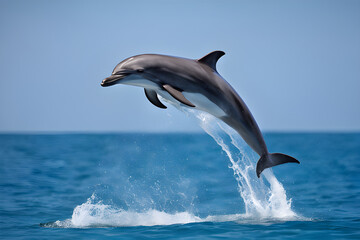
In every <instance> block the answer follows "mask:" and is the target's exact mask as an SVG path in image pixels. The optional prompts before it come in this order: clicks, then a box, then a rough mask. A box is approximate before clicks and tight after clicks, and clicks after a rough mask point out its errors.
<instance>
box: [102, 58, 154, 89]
mask: <svg viewBox="0 0 360 240" xmlns="http://www.w3.org/2000/svg"><path fill="white" fill-rule="evenodd" d="M146 60H147V59H146V56H145V57H144V55H139V56H134V57H130V58H127V59H125V60H124V61H122V62H120V63H119V64H118V65H116V67H115V68H114V70H113V72H112V74H111V76H110V77H107V78H105V79H104V80H103V81H102V83H101V86H103V87H108V86H112V85H115V84H131V81H133V80H135V79H143V78H144V76H143V75H144V72H145V71H146V69H147V68H148V67H149V66H148V61H146Z"/></svg>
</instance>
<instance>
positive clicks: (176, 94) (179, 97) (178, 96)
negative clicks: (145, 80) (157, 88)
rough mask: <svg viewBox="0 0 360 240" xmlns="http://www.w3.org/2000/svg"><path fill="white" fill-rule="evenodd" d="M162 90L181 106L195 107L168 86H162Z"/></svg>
mask: <svg viewBox="0 0 360 240" xmlns="http://www.w3.org/2000/svg"><path fill="white" fill-rule="evenodd" d="M163 88H164V89H165V90H166V91H167V92H168V93H169V94H170V95H171V96H172V97H173V98H175V99H176V100H178V101H179V102H181V103H182V104H185V105H187V106H189V107H195V105H194V104H192V102H190V101H189V100H187V99H186V98H185V97H184V95H183V94H182V93H181V92H180V91H179V90H176V89H175V88H173V87H172V86H170V85H167V84H165V85H163Z"/></svg>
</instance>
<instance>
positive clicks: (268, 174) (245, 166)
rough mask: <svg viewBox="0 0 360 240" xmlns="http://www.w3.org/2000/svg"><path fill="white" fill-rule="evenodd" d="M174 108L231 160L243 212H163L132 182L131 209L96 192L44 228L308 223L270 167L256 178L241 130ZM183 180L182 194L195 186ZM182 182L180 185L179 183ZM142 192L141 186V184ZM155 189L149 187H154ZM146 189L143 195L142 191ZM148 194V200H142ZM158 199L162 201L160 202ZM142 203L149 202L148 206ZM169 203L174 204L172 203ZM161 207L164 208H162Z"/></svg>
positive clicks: (248, 149) (253, 165) (254, 155)
mask: <svg viewBox="0 0 360 240" xmlns="http://www.w3.org/2000/svg"><path fill="white" fill-rule="evenodd" d="M176 107H177V108H178V109H180V110H181V111H183V112H185V113H186V114H187V116H189V117H192V118H195V119H196V120H197V121H198V122H199V124H200V126H201V127H202V128H203V129H204V131H205V132H206V133H208V134H209V135H210V136H211V137H212V138H213V139H214V140H215V141H216V142H217V144H218V145H219V146H220V147H221V149H222V150H223V151H224V152H225V154H226V156H227V157H228V159H229V161H230V164H229V168H231V169H232V170H233V173H234V176H235V179H236V182H237V186H238V191H239V194H240V196H241V198H242V199H243V202H244V206H245V212H244V213H241V212H240V213H239V210H234V214H226V215H208V216H207V217H199V216H197V215H195V214H194V212H196V209H190V208H186V207H185V208H182V209H185V210H180V211H168V210H167V209H161V205H164V204H160V205H158V204H156V203H154V200H153V199H152V197H154V196H151V194H150V195H149V194H141V191H140V189H136V188H135V189H134V187H135V185H133V184H130V190H131V189H132V191H134V192H132V193H131V194H132V195H133V197H132V198H130V199H132V200H131V201H126V200H125V199H126V198H125V199H121V200H122V201H124V202H128V203H127V204H126V205H127V206H128V207H126V208H124V207H120V206H116V205H114V204H111V203H104V202H103V201H102V198H101V197H100V198H99V197H98V196H97V195H96V194H93V195H92V196H91V197H90V198H89V199H88V200H87V201H86V202H85V203H83V204H80V205H78V206H76V207H75V209H74V211H73V214H72V217H71V219H67V220H64V221H55V222H50V223H46V224H42V226H44V227H60V228H63V227H64V228H88V227H121V226H154V225H171V224H186V223H198V222H226V221H236V222H238V223H240V224H271V223H272V222H279V221H294V220H308V219H305V218H303V217H300V216H298V215H297V214H296V213H295V212H294V211H293V210H292V209H291V199H287V196H286V192H285V190H284V187H283V186H282V184H281V183H280V182H279V181H278V180H277V179H276V177H275V176H274V174H273V172H272V170H271V169H266V170H265V171H264V172H263V173H262V175H261V178H260V179H259V178H257V176H256V174H255V166H256V162H257V160H258V156H257V155H256V154H255V153H254V152H252V150H251V149H250V148H249V147H248V146H247V144H246V143H245V142H244V141H243V139H242V138H241V137H240V136H239V134H238V133H237V132H235V131H234V130H233V129H232V128H230V127H229V126H227V125H226V124H225V123H223V122H222V121H220V120H218V119H216V118H215V117H213V116H212V115H210V114H207V113H204V112H200V111H194V110H191V109H188V108H183V107H180V106H176ZM185 182H186V184H185V185H184V184H181V185H184V186H181V187H179V186H178V187H179V188H178V190H180V189H184V187H185V188H186V189H189V187H191V182H189V181H185ZM179 183H181V181H180V182H179ZM136 186H137V184H136ZM173 187H174V186H173ZM139 188H141V185H140V187H139ZM151 188H152V187H151V186H150V189H151ZM154 190H155V191H159V192H160V193H162V195H164V198H169V197H171V196H173V195H171V194H170V195H168V194H169V191H167V190H166V189H164V190H162V189H161V187H160V186H157V184H155V185H154ZM143 191H145V189H144V188H143ZM170 192H174V191H170ZM175 192H177V191H175ZM187 194H189V195H191V197H196V195H194V190H191V191H190V192H186V191H184V192H183V193H182V194H181V196H182V197H181V198H179V199H178V200H180V199H182V200H184V199H187V198H188V199H189V198H190V197H189V196H186V195H187ZM183 195H185V196H183ZM146 196H147V197H148V198H147V199H144V198H146ZM179 196H180V195H179ZM158 200H160V201H161V199H158ZM163 200H164V199H163ZM142 202H145V204H144V203H142ZM167 202H168V201H167ZM171 202H173V201H172V200H171ZM175 202H177V201H175ZM180 202H181V201H180ZM190 203H191V204H190V205H192V200H191V202H190ZM185 205H189V204H185ZM136 206H137V207H136ZM159 206H160V208H158V207H159ZM178 209H180V208H178ZM194 210H195V211H194Z"/></svg>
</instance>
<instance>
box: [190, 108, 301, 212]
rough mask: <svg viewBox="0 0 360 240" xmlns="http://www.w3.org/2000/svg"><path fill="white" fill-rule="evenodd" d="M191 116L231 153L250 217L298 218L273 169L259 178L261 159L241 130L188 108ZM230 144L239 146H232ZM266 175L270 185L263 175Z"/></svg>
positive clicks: (231, 166) (232, 167)
mask: <svg viewBox="0 0 360 240" xmlns="http://www.w3.org/2000/svg"><path fill="white" fill-rule="evenodd" d="M183 111H185V112H187V113H188V115H193V116H195V117H196V118H197V119H198V121H199V124H200V126H201V127H202V128H203V129H204V131H205V132H206V133H208V134H209V135H210V136H211V137H212V138H213V139H214V140H215V141H216V142H217V144H218V145H219V146H221V148H222V150H223V151H224V152H225V153H226V155H227V156H228V158H229V160H230V163H231V165H230V166H229V167H230V168H231V169H232V170H233V171H234V175H235V178H236V181H237V183H238V188H239V193H240V195H241V197H242V199H243V200H244V203H245V215H246V216H247V217H254V218H256V217H259V218H275V219H276V218H278V219H281V218H283V219H291V218H294V217H297V215H296V213H295V212H294V211H293V210H292V209H291V199H287V197H286V192H285V189H284V187H283V186H282V184H281V183H280V182H279V181H278V180H277V179H276V177H275V176H274V174H273V172H272V170H271V169H267V170H266V171H264V172H263V174H262V177H261V178H260V179H258V178H257V177H256V174H255V167H256V162H257V160H258V159H257V158H256V156H255V155H254V154H252V153H251V151H249V149H246V148H248V147H246V146H247V145H246V143H245V142H244V141H243V140H242V138H241V137H240V136H239V134H238V133H237V132H235V131H234V130H233V129H232V128H230V127H229V126H227V125H226V124H225V123H223V122H221V121H220V120H218V119H216V118H215V117H213V116H212V115H210V114H208V113H205V112H199V111H193V110H187V109H186V110H185V109H183ZM221 133H226V134H227V136H228V137H229V138H230V140H229V141H230V142H231V144H229V143H227V141H226V140H227V139H226V136H222V135H221ZM230 145H232V146H233V147H235V148H232V149H230ZM263 177H264V178H265V179H266V181H267V183H268V184H266V183H265V182H264V181H263V180H262V178H263Z"/></svg>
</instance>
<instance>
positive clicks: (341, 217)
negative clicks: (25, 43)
mask: <svg viewBox="0 0 360 240" xmlns="http://www.w3.org/2000/svg"><path fill="white" fill-rule="evenodd" d="M187 114H189V115H190V116H191V117H192V118H195V119H197V121H198V122H199V123H200V125H201V127H202V128H203V129H204V130H205V131H206V132H207V133H208V134H209V135H204V134H75V135H71V134H70V135H0V143H1V145H0V157H1V158H0V159H1V169H0V183H1V185H0V186H1V199H0V203H1V204H0V214H1V215H0V216H1V219H0V224H1V225H0V226H1V232H0V237H3V238H15V239H16V238H28V237H31V238H36V239H40V238H43V239H47V238H50V237H51V238H60V239H63V238H76V237H84V238H89V237H90V238H96V239H101V238H103V237H104V238H109V237H114V238H119V237H122V238H147V237H149V238H174V237H178V238H214V237H230V238H239V237H246V238H249V237H250V238H260V237H266V238H275V239H277V238H286V237H289V238H292V237H299V238H307V239H309V238H313V239H317V238H319V237H324V236H326V237H327V238H334V239H337V238H348V237H349V238H358V237H360V235H359V232H360V231H359V227H360V211H359V209H360V204H359V202H360V201H359V200H360V197H359V195H360V187H359V174H358V173H359V170H360V164H359V160H360V152H359V149H360V135H359V134H265V139H266V142H267V143H268V147H269V149H270V150H271V151H273V152H284V153H287V154H289V155H292V156H294V157H296V158H298V159H299V160H300V161H301V164H300V165H297V164H285V165H283V166H278V167H275V168H273V170H271V169H267V170H265V171H264V172H263V174H262V176H261V178H260V179H258V178H257V177H256V174H255V166H256V162H257V160H258V156H257V155H256V154H255V153H253V152H252V151H251V150H250V149H249V148H248V147H247V145H246V144H245V143H244V142H243V140H242V139H241V138H240V137H239V136H238V135H237V134H236V132H234V131H233V130H232V129H231V128H229V127H227V126H226V125H225V124H223V123H221V122H220V121H217V120H216V119H215V118H213V117H211V116H210V115H208V114H204V113H193V112H187ZM210 136H211V137H210ZM214 140H215V141H214ZM216 143H217V144H216ZM275 176H277V177H278V178H277V177H275ZM279 179H280V180H279ZM114 227H115V228H114ZM76 229H83V231H81V232H79V231H77V230H76Z"/></svg>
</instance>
